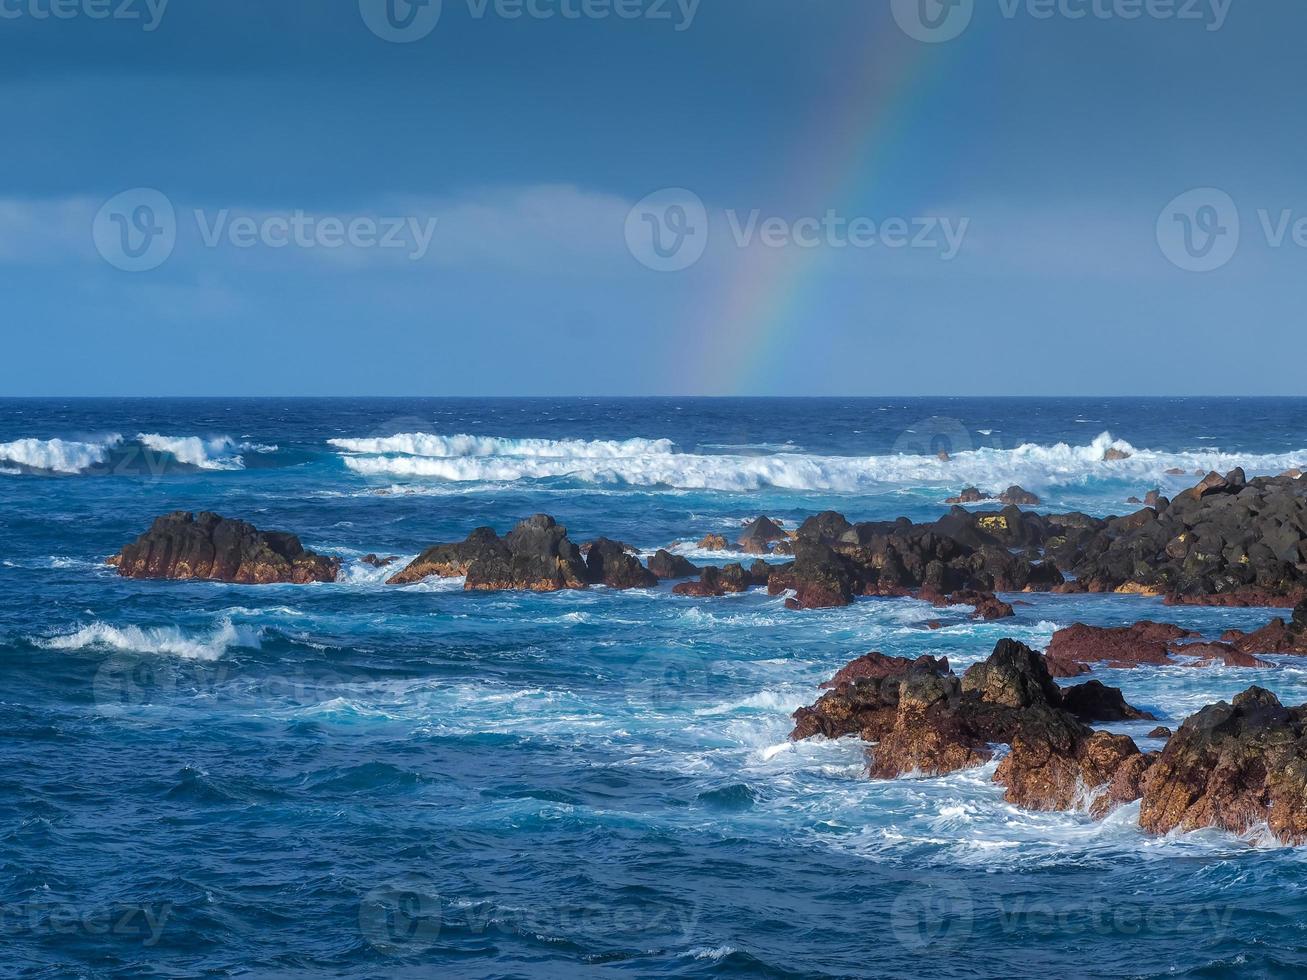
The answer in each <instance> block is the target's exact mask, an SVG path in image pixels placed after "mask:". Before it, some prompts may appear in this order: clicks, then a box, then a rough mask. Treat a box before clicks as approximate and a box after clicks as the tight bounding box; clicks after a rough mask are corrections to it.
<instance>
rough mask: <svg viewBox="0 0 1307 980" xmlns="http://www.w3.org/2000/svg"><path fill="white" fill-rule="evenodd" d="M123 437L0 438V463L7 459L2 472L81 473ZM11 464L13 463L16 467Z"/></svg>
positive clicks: (98, 461) (104, 455)
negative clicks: (10, 440) (79, 438)
mask: <svg viewBox="0 0 1307 980" xmlns="http://www.w3.org/2000/svg"><path fill="white" fill-rule="evenodd" d="M122 441H123V437H122V436H120V435H117V434H114V435H109V436H105V437H104V438H102V439H98V440H96V441H94V442H79V441H75V440H70V439H18V440H15V441H14V442H0V463H11V464H14V466H13V467H5V468H4V470H3V472H4V473H6V474H8V475H10V476H15V475H18V474H20V473H23V472H38V473H65V474H71V473H82V472H84V471H86V470H89V469H90V468H91V467H93V466H99V465H100V464H102V463H103V462H104V461H105V459H106V458H107V457H108V455H109V451H110V450H111V449H113V448H115V447H116V446H118V445H119V444H120V443H121V442H122ZM14 467H17V468H16V469H15V468H14Z"/></svg>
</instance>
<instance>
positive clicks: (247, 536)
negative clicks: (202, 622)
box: [108, 511, 340, 585]
mask: <svg viewBox="0 0 1307 980" xmlns="http://www.w3.org/2000/svg"><path fill="white" fill-rule="evenodd" d="M108 563H109V564H110V565H113V566H115V567H116V568H117V569H118V574H119V575H121V576H123V577H124V578H140V579H177V580H189V579H200V580H205V581H214V582H232V583H235V584H240V585H268V584H273V583H295V584H297V585H303V584H306V583H309V582H334V581H335V580H336V576H337V575H338V574H339V572H340V559H339V558H328V557H325V556H323V555H318V554H314V553H313V552H312V551H306V550H305V549H304V546H303V545H302V544H301V543H300V539H299V538H298V537H296V536H295V535H293V534H288V533H286V532H284V531H260V530H259V529H258V528H256V527H254V526H253V525H251V524H247V523H245V522H244V521H238V520H230V519H228V518H225V517H219V516H218V515H217V514H213V513H210V512H207V511H206V512H204V513H202V514H199V515H198V516H197V515H195V514H192V513H188V512H186V511H177V512H175V513H172V514H168V515H167V516H165V517H160V518H157V519H156V520H155V522H154V524H153V525H152V526H151V527H150V530H148V531H146V532H145V533H144V534H142V535H141V536H140V537H139V538H137V539H136V540H135V541H134V542H132V543H131V544H129V545H127V546H126V547H125V548H123V549H122V551H120V552H119V553H118V554H116V555H114V556H113V557H111V558H110V559H108Z"/></svg>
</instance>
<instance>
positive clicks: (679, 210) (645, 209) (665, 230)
mask: <svg viewBox="0 0 1307 980" xmlns="http://www.w3.org/2000/svg"><path fill="white" fill-rule="evenodd" d="M626 247H627V249H629V250H630V252H631V255H632V256H634V257H635V259H636V261H637V262H639V263H640V264H641V265H643V266H645V267H647V268H649V269H653V270H654V271H655V272H681V271H682V270H684V269H688V268H690V266H692V265H694V264H695V263H696V262H698V261H699V260H700V259H701V258H703V253H704V251H705V250H706V249H707V248H708V209H707V208H706V207H704V203H703V201H702V200H701V199H700V197H699V195H697V194H695V193H694V192H693V191H688V190H686V189H685V188H683V187H669V188H666V189H664V190H661V191H655V192H654V193H653V194H650V195H649V196H648V197H646V198H644V200H642V201H640V202H639V203H638V204H636V205H635V207H633V208H631V210H630V212H629V213H628V214H627V216H626Z"/></svg>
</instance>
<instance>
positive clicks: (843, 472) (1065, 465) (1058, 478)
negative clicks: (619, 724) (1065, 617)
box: [331, 432, 1307, 493]
mask: <svg viewBox="0 0 1307 980" xmlns="http://www.w3.org/2000/svg"><path fill="white" fill-rule="evenodd" d="M331 444H332V445H333V446H336V447H337V448H340V449H344V450H346V453H343V454H342V457H343V459H344V463H345V465H346V466H347V467H348V468H349V469H350V470H351V471H353V472H355V473H358V474H360V475H362V476H368V477H425V478H430V479H435V480H443V481H448V482H455V483H514V482H519V481H525V480H549V479H560V478H565V479H570V480H576V481H581V482H585V483H591V484H612V485H625V486H638V487H657V486H665V487H670V488H673V489H677V490H718V491H727V492H731V491H735V492H739V491H754V490H766V489H778V490H791V491H803V492H828V493H863V492H869V491H886V490H898V489H902V488H904V487H914V488H932V487H957V488H961V487H963V486H967V485H971V486H978V487H982V488H985V489H988V490H993V491H998V490H1001V489H1003V488H1004V487H1007V486H1009V485H1011V484H1014V483H1019V484H1020V485H1022V486H1023V487H1026V488H1027V489H1029V490H1036V491H1039V490H1043V489H1046V488H1049V487H1054V486H1075V485H1083V484H1086V483H1088V482H1089V481H1091V480H1119V481H1123V482H1128V483H1133V484H1136V485H1138V484H1140V483H1141V482H1147V483H1149V484H1152V485H1161V483H1162V480H1163V477H1164V475H1165V473H1166V471H1167V470H1168V469H1181V470H1184V471H1185V473H1186V474H1192V473H1194V472H1196V471H1197V470H1199V469H1201V470H1203V471H1204V472H1206V471H1208V470H1212V469H1216V470H1221V471H1223V472H1224V471H1226V470H1229V469H1233V468H1234V467H1235V466H1242V467H1244V468H1245V469H1246V470H1247V471H1248V472H1249V473H1250V474H1252V473H1279V472H1281V471H1283V470H1285V469H1288V468H1290V467H1292V466H1296V465H1300V464H1301V463H1302V462H1303V460H1304V459H1305V458H1307V452H1299V453H1287V454H1279V455H1260V456H1259V455H1249V454H1231V453H1222V452H1221V451H1219V450H1215V449H1202V450H1193V451H1185V452H1154V451H1151V450H1146V449H1137V448H1135V447H1134V446H1132V445H1130V443H1128V442H1125V441H1124V440H1120V439H1115V438H1113V436H1112V435H1111V433H1108V432H1104V433H1102V434H1101V435H1099V436H1098V437H1097V438H1095V439H1094V440H1093V441H1092V442H1090V443H1089V444H1088V445H1085V446H1071V445H1068V444H1066V443H1058V444H1056V445H1053V446H1042V445H1038V444H1033V443H1028V444H1025V445H1022V446H1018V447H1017V448H1016V449H989V448H982V449H975V450H970V451H967V452H959V453H957V454H956V455H954V457H953V458H952V459H951V460H949V461H947V462H941V461H940V460H938V459H936V458H935V457H934V456H919V455H884V456H818V455H810V454H804V453H796V452H779V453H773V454H770V455H741V454H738V453H726V454H704V453H697V452H695V453H686V452H679V451H677V450H676V448H675V445H674V444H673V443H671V442H670V441H668V440H666V439H659V440H647V439H632V440H627V441H624V442H584V441H578V440H558V441H555V440H542V439H526V440H517V439H502V438H487V437H477V436H438V435H426V434H421V433H410V434H406V435H402V436H391V437H388V438H384V439H334V440H332V441H331ZM1109 449H1115V450H1118V451H1119V452H1121V453H1126V454H1128V458H1126V459H1117V460H1111V461H1108V460H1105V459H1104V455H1105V454H1106V452H1107V451H1108V450H1109Z"/></svg>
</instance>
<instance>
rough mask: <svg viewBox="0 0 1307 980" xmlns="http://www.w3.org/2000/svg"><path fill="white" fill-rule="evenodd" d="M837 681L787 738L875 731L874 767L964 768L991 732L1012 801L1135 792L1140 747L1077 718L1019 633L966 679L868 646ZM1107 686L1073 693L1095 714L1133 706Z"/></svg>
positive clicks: (979, 756) (1044, 803) (1099, 807)
mask: <svg viewBox="0 0 1307 980" xmlns="http://www.w3.org/2000/svg"><path fill="white" fill-rule="evenodd" d="M841 678H843V679H841ZM832 683H834V684H835V687H834V688H833V689H832V690H831V691H829V692H828V693H827V694H825V695H823V696H822V697H821V698H820V699H819V700H818V701H817V702H816V703H815V704H813V705H812V706H811V707H807V708H800V709H799V710H798V711H797V712H795V715H794V719H795V723H796V724H795V729H794V732H793V733H792V734H791V738H795V739H802V738H809V737H812V736H813V735H824V736H826V737H827V738H838V737H841V736H844V735H858V736H860V737H861V738H863V739H864V740H866V741H869V742H874V743H876V744H875V745H874V746H873V748H872V749H871V750H870V758H869V772H870V774H871V775H872V776H873V777H874V778H893V777H895V776H901V775H904V774H906V773H920V774H925V775H931V774H942V773H947V772H953V771H955V770H957V769H963V768H969V767H972V766H976V765H980V764H981V763H983V762H985V761H986V760H988V759H990V758H992V757H993V749H992V748H991V746H992V745H993V744H994V743H1006V744H1009V745H1011V746H1012V752H1011V753H1010V754H1009V755H1008V757H1007V758H1005V759H1004V760H1003V762H1002V763H1001V764H1000V766H999V769H998V771H997V773H996V775H995V779H996V780H997V781H999V782H1002V783H1003V784H1004V785H1006V786H1007V794H1006V797H1007V799H1008V800H1009V801H1010V802H1013V803H1016V804H1019V805H1021V806H1026V807H1031V808H1036V809H1066V808H1068V807H1070V806H1072V805H1073V804H1074V803H1075V802H1076V801H1077V799H1078V796H1079V794H1080V793H1081V791H1082V790H1083V789H1084V788H1085V787H1088V788H1091V789H1095V788H1102V789H1101V791H1100V792H1099V795H1098V796H1097V797H1096V798H1095V801H1094V807H1095V812H1106V810H1107V809H1110V808H1111V806H1113V805H1115V804H1119V803H1123V802H1128V801H1129V800H1131V799H1138V793H1137V792H1136V790H1137V788H1138V780H1139V777H1140V776H1141V775H1142V772H1143V765H1142V764H1141V761H1139V760H1142V759H1143V757H1142V756H1141V755H1140V753H1139V750H1138V748H1136V747H1135V744H1134V742H1133V741H1131V740H1130V739H1129V738H1126V737H1124V736H1113V735H1108V734H1106V733H1103V732H1093V731H1092V730H1091V729H1089V728H1087V727H1086V726H1085V725H1084V724H1082V723H1081V721H1080V720H1078V719H1077V718H1076V717H1075V715H1074V714H1072V712H1071V711H1070V710H1068V709H1067V707H1066V706H1065V705H1064V701H1063V692H1062V691H1061V690H1060V689H1059V688H1058V687H1057V685H1056V684H1054V683H1053V680H1052V678H1051V677H1050V676H1049V674H1048V671H1047V670H1046V669H1045V667H1044V661H1043V658H1042V657H1040V656H1039V654H1037V653H1035V652H1034V651H1032V650H1030V649H1029V648H1028V647H1025V646H1023V645H1022V644H1020V643H1017V642H1016V641H1014V640H1001V641H999V643H998V645H997V646H996V647H995V648H994V652H993V654H992V655H991V656H990V657H989V659H988V660H986V661H985V662H984V663H981V664H977V665H975V666H974V667H972V668H971V669H970V670H968V671H967V672H966V674H965V675H964V676H963V677H962V678H961V679H959V678H958V677H957V676H956V675H954V674H952V673H949V672H948V667H947V662H945V661H937V660H933V659H932V658H922V659H919V660H916V661H907V660H905V659H901V658H891V657H884V656H882V655H879V654H869V655H868V656H867V657H863V658H859V660H856V661H854V662H853V663H851V664H850V665H849V666H848V667H846V668H845V670H844V671H842V672H841V675H837V678H836V680H835V681H833V682H832ZM1111 692H1112V689H1110V688H1105V689H1103V691H1102V692H1097V693H1083V694H1081V695H1078V696H1077V697H1078V700H1077V701H1075V702H1073V703H1075V704H1076V705H1077V706H1078V707H1079V708H1081V709H1082V710H1084V711H1086V712H1088V713H1089V714H1091V715H1092V713H1093V712H1092V711H1091V710H1090V709H1092V708H1094V707H1097V706H1102V707H1105V708H1106V709H1109V710H1111V711H1112V712H1115V713H1124V712H1135V709H1133V708H1130V706H1129V705H1126V704H1125V702H1124V700H1123V699H1120V692H1119V691H1118V692H1115V694H1116V697H1115V698H1114V697H1112V694H1111ZM1136 714H1137V715H1140V716H1141V715H1142V713H1141V712H1136ZM1095 720H1097V719H1095ZM1131 793H1134V794H1135V795H1133V796H1132V795H1131Z"/></svg>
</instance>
